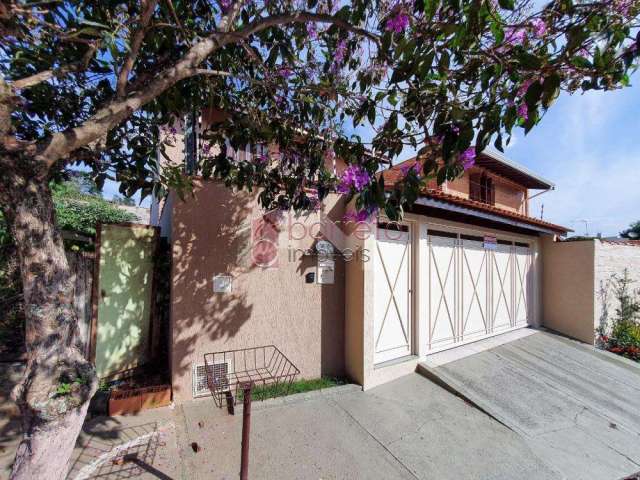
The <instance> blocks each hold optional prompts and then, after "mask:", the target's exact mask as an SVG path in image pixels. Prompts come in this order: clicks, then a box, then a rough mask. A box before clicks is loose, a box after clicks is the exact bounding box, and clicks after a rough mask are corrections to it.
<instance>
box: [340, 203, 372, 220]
mask: <svg viewBox="0 0 640 480" xmlns="http://www.w3.org/2000/svg"><path fill="white" fill-rule="evenodd" d="M377 213H378V207H375V206H373V207H368V208H365V209H362V210H360V211H358V212H347V213H345V214H344V216H343V217H342V218H343V220H345V221H347V222H366V221H368V220H369V219H370V218H371V217H372V216H374V215H376V214H377Z"/></svg>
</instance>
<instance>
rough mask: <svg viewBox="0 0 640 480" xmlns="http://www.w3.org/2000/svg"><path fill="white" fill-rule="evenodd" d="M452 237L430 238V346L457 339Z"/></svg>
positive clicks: (456, 277) (454, 243)
mask: <svg viewBox="0 0 640 480" xmlns="http://www.w3.org/2000/svg"><path fill="white" fill-rule="evenodd" d="M456 243H457V240H456V239H455V238H448V237H438V236H432V235H430V236H429V285H428V289H429V293H428V299H429V309H428V311H429V325H428V332H429V345H428V349H429V350H432V349H434V348H441V347H443V346H446V345H449V344H452V343H454V342H455V341H456V337H457V332H458V330H459V329H458V328H457V326H456V325H457V322H458V313H457V310H458V308H457V304H456V301H457V299H458V295H457V292H458V286H457V283H458V258H457V257H458V251H457V247H456Z"/></svg>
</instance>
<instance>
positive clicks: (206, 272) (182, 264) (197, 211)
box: [170, 186, 254, 397]
mask: <svg viewBox="0 0 640 480" xmlns="http://www.w3.org/2000/svg"><path fill="white" fill-rule="evenodd" d="M215 188H217V189H218V191H217V195H215V203H213V202H209V201H208V200H213V199H212V198H211V196H210V195H207V194H206V191H205V189H204V188H203V186H196V188H195V191H194V195H193V196H192V197H188V198H186V199H185V200H184V201H180V200H178V199H176V201H175V204H174V209H175V211H174V214H173V222H174V223H173V225H172V236H173V237H172V241H173V264H172V285H171V288H172V293H171V309H172V315H171V317H172V320H171V321H172V323H171V335H170V338H171V346H170V350H171V352H170V355H171V365H172V376H173V377H174V378H175V377H178V378H181V377H189V376H190V371H191V365H192V362H193V361H194V360H195V361H197V362H199V361H201V360H202V355H203V354H204V353H205V352H199V351H197V348H198V345H199V344H203V343H205V344H206V343H208V342H213V341H216V340H220V339H228V338H232V337H235V336H236V334H237V333H238V331H239V330H240V328H241V327H242V325H243V324H245V323H246V322H247V321H248V320H249V318H250V317H251V312H252V310H253V308H252V306H250V305H248V303H247V300H246V294H244V293H242V292H237V291H233V290H232V291H231V292H230V293H225V294H218V295H214V293H213V289H212V281H211V280H212V276H213V275H215V274H227V275H231V276H235V275H237V274H239V273H246V272H248V271H249V270H251V269H253V268H254V267H252V266H251V265H250V263H249V260H248V258H249V248H250V241H251V224H250V219H251V207H252V197H251V195H250V194H247V193H244V192H240V193H234V192H232V191H231V190H227V189H226V188H225V187H223V186H219V187H218V186H215ZM182 220H184V221H182ZM232 288H233V287H232ZM196 356H197V357H196ZM173 388H174V397H175V396H176V394H178V395H180V394H182V395H187V392H180V389H181V386H180V383H175V382H174V384H173Z"/></svg>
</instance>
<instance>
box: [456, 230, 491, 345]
mask: <svg viewBox="0 0 640 480" xmlns="http://www.w3.org/2000/svg"><path fill="white" fill-rule="evenodd" d="M460 258H461V263H462V265H461V271H462V283H461V292H460V293H461V297H462V298H461V304H462V310H461V319H460V322H459V325H460V341H464V340H469V339H472V338H474V337H478V336H483V335H486V334H487V333H489V317H490V316H489V315H488V311H489V310H488V308H487V305H488V301H489V299H488V293H489V290H488V288H487V284H488V276H487V275H488V273H487V264H488V261H487V258H488V251H487V250H485V248H484V245H483V242H479V241H474V240H462V248H461V252H460Z"/></svg>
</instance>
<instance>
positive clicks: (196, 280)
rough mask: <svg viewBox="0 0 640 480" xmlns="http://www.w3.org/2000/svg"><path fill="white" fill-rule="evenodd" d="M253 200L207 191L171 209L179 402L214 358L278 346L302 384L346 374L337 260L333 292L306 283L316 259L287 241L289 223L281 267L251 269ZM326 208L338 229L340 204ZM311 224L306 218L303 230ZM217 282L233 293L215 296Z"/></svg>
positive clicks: (301, 244)
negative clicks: (224, 279) (197, 369)
mask: <svg viewBox="0 0 640 480" xmlns="http://www.w3.org/2000/svg"><path fill="white" fill-rule="evenodd" d="M255 197H256V196H255V194H251V193H247V192H232V191H231V190H229V189H227V188H226V187H224V186H223V185H220V184H213V183H206V184H204V185H198V186H196V189H195V191H194V196H193V197H189V198H187V199H185V201H184V202H181V201H176V202H175V206H174V210H173V230H172V241H173V265H172V301H171V308H172V334H171V338H172V354H171V356H172V377H173V388H174V398H177V399H178V401H180V399H186V398H188V397H190V392H187V391H186V390H187V389H190V388H191V381H190V380H189V381H187V379H190V378H191V368H192V365H193V363H194V362H195V363H197V364H200V363H203V356H204V354H205V353H209V352H214V351H222V350H229V349H236V348H246V347H255V346H262V345H268V344H274V345H276V346H277V347H278V348H280V349H281V350H282V352H283V353H284V354H285V355H286V356H287V357H288V358H289V359H290V360H291V361H292V362H293V363H294V364H295V365H296V366H298V367H299V368H300V369H301V370H302V376H303V377H306V378H312V377H318V376H320V375H326V376H342V375H343V373H344V277H345V269H344V262H343V260H342V259H340V258H338V259H337V260H336V272H335V282H334V283H333V284H330V285H319V284H307V283H306V282H305V276H306V274H308V273H311V272H315V271H316V261H317V257H315V256H309V255H307V256H303V255H297V254H293V253H292V252H293V250H295V249H305V248H310V247H311V246H312V245H313V243H314V242H313V238H312V237H309V236H305V237H304V239H303V240H300V241H298V240H297V239H295V240H292V241H290V240H291V239H290V238H289V232H288V227H289V225H288V220H287V219H286V215H285V219H284V220H283V222H282V223H281V227H280V229H281V233H280V236H279V249H278V252H279V253H278V255H279V257H278V266H277V268H270V269H262V268H260V267H256V266H254V265H253V262H252V222H253V220H255V219H259V218H260V213H259V212H261V210H260V208H259V207H258V206H257V203H256V199H255ZM327 203H328V205H329V206H328V207H327V211H325V214H326V215H327V216H328V217H330V218H332V219H333V220H341V219H342V215H343V212H344V205H343V202H338V203H336V204H334V203H333V200H332V201H329V202H327ZM317 220H318V217H317V216H316V215H315V214H312V215H309V216H308V217H305V216H303V217H301V218H300V220H299V221H301V222H316V221H317ZM306 225H308V223H307V224H306ZM258 250H260V249H258ZM215 275H229V276H231V277H232V279H233V285H232V291H231V292H226V293H214V292H213V285H212V284H213V281H212V280H213V277H214V276H215ZM243 327H244V328H243Z"/></svg>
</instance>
